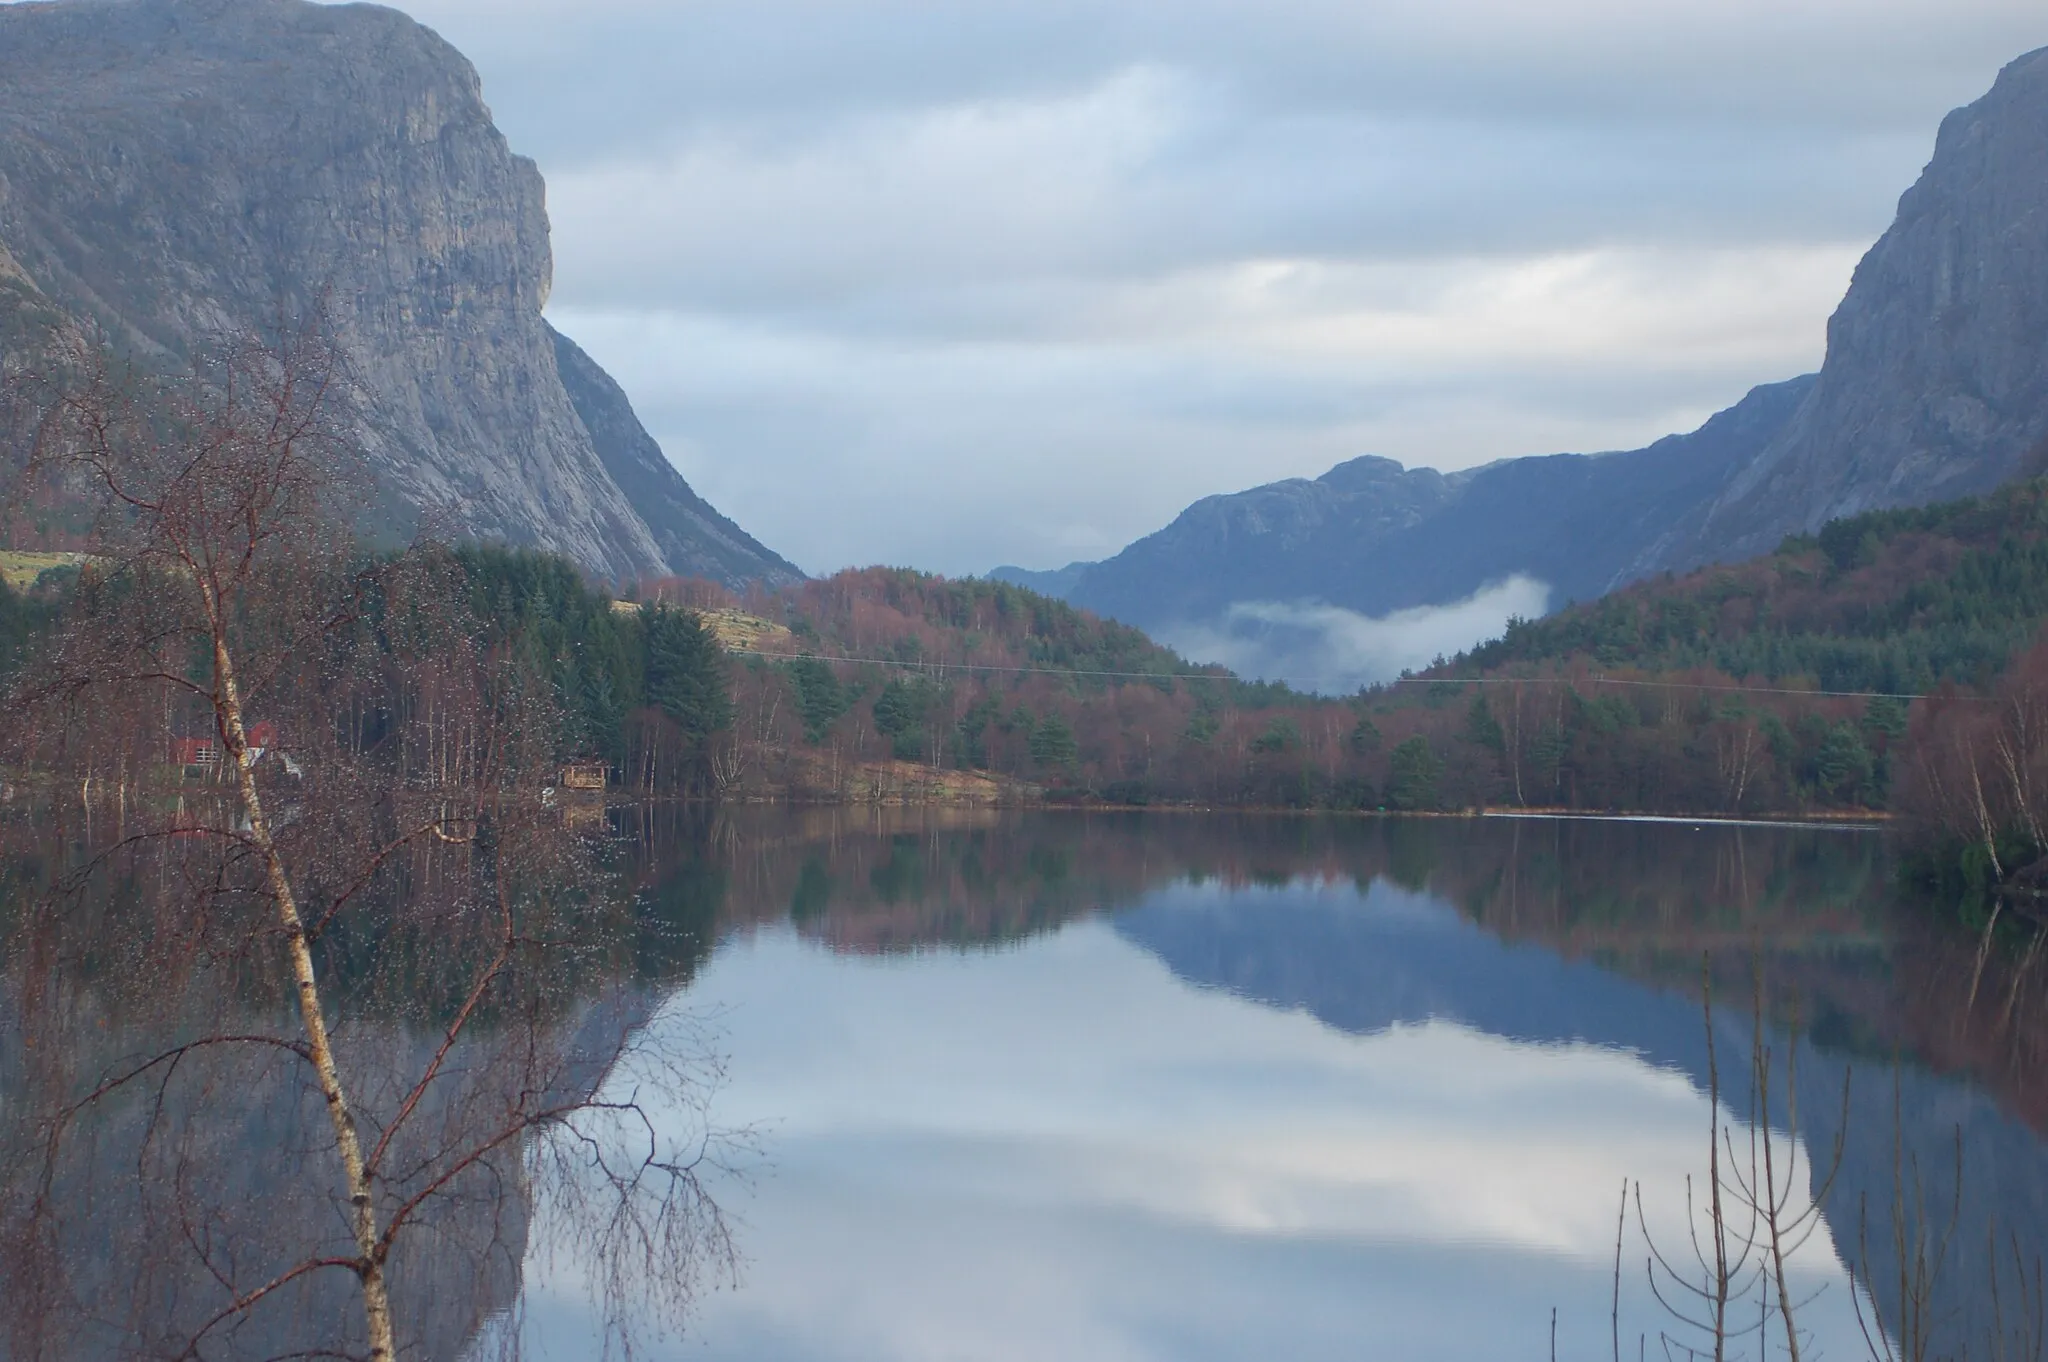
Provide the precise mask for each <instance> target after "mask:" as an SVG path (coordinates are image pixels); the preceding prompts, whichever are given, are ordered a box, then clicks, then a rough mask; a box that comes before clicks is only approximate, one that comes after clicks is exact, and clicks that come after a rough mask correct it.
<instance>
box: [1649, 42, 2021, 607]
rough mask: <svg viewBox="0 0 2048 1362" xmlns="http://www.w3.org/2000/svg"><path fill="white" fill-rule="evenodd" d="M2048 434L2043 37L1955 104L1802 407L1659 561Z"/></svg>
mask: <svg viewBox="0 0 2048 1362" xmlns="http://www.w3.org/2000/svg"><path fill="white" fill-rule="evenodd" d="M2044 439H2048V49H2043V50H2041V51H2038V52H2033V53H2030V54H2028V55H2027V56H2024V57H2021V58H2020V59H2019V60H2017V61H2015V62H2013V63H2012V64H2011V65H2009V66H2007V67H2006V68H2005V70H2004V71H2003V72H2001V73H2000V74H1999V77H1998V80H1997V83H1996V84H1995V85H1993V87H1992V89H1991V92H1990V93H1989V94H1987V95H1985V96H1984V98H1982V99H1980V100H1978V101H1977V102H1976V103H1974V104H1971V105H1969V106H1968V107H1966V108H1962V109H1958V110H1956V111H1955V112H1954V113H1952V114H1950V115H1949V116H1948V118H1947V119H1945V120H1944V121H1943V123H1942V126H1941V134H1940V137H1939V138H1938V139H1937V141H1936V143H1935V150H1934V157H1933V159H1932V160H1931V161H1930V162H1929V163H1928V166H1927V169H1926V171H1925V172H1924V173H1923V174H1922V175H1921V177H1920V180H1919V182H1918V183H1917V184H1915V185H1914V186H1913V187H1912V188H1911V189H1910V190H1908V191H1907V192H1906V194H1905V196H1904V197H1903V198H1902V199H1900V201H1899V212H1898V218H1897V220H1896V221H1895V222H1894V223H1893V224H1892V227H1891V229H1890V230H1889V231H1887V232H1886V233H1885V234H1884V236H1883V238H1881V239H1880V240H1879V241H1878V243H1877V244H1876V245H1875V246H1874V247H1872V248H1871V250H1870V252H1869V253H1868V254H1867V255H1865V256H1864V258H1863V261H1862V263H1861V264H1860V265H1859V266H1858V267H1857V270H1856V276H1855V280H1854V282H1853V283H1852V284H1851V285H1850V287H1849V293H1848V296H1847V297H1846V298H1844V299H1843V301H1842V305H1841V307H1840V309H1839V310H1837V311H1836V313H1835V315H1834V318H1833V319H1832V321H1831V322H1830V323H1829V326H1828V354H1827V362H1826V364H1825V365H1824V366H1823V367H1822V369H1821V374H1820V382H1819V383H1818V385H1817V386H1816V387H1815V389H1814V391H1813V393H1812V395H1811V396H1810V397H1809V398H1808V399H1807V401H1806V403H1805V405H1804V406H1803V407H1802V408H1801V410H1800V412H1799V414H1798V415H1797V417H1795V418H1794V420H1793V421H1792V422H1791V423H1790V424H1788V426H1787V427H1786V429H1785V430H1784V431H1783V432H1782V433H1781V434H1780V435H1779V436H1778V438H1777V439H1775V440H1773V441H1772V442H1771V443H1770V444H1769V445H1768V446H1766V447H1765V448H1764V449H1763V450H1762V451H1760V453H1759V454H1758V456H1757V458H1756V459H1755V460H1754V461H1752V462H1751V463H1750V464H1749V465H1748V466H1746V467H1745V468H1743V469H1742V470H1741V471H1740V472H1739V473H1738V474H1737V476H1736V477H1735V478H1734V479H1733V480H1732V481H1731V482H1730V484H1729V485H1728V487H1727V488H1726V489H1725V490H1724V491H1723V492H1722V493H1721V495H1720V496H1718V497H1717V498H1716V499H1715V501H1714V503H1713V505H1712V507H1711V508H1710V510H1709V512H1708V514H1707V515H1706V516H1705V517H1704V519H1703V523H1702V525H1701V527H1700V530H1699V531H1698V533H1696V534H1695V535H1692V536H1690V537H1688V538H1687V539H1686V540H1685V541H1683V542H1681V543H1677V544H1674V545H1673V546H1672V549H1671V551H1670V552H1668V553H1666V554H1664V555H1663V556H1662V557H1661V558H1660V559H1659V560H1657V561H1656V562H1655V563H1654V564H1653V565H1654V566H1658V567H1686V566H1692V565H1695V564H1698V563H1701V562H1710V561H1717V560H1729V559H1736V558H1745V557H1749V556H1752V555H1754V554H1757V553H1762V552H1764V551H1766V550H1768V549H1771V548H1774V547H1776V545H1777V543H1778V542H1779V540H1781V539H1782V538H1783V537H1784V536H1785V535H1786V534H1788V533H1791V532H1794V531H1802V530H1813V529H1818V528H1819V527H1820V526H1821V525H1822V524H1824V523H1826V522H1827V521H1828V520H1831V519H1834V518H1836V517H1838V516H1843V515H1852V514H1855V513H1856V512H1859V511H1866V510H1872V509H1875V508H1878V507H1884V506H1900V505H1914V504H1920V503H1925V502H1930V501H1940V500H1944V499H1947V498H1951V497H1956V496H1963V495H1967V494H1970V493H1975V492H1981V491H1985V490H1988V489H1989V488H1991V487H1995V486H1997V485H1998V484H1999V483H2001V482H2004V481H2006V480H2007V479H2009V478H2012V477H2014V476H2017V475H2019V474H2021V473H2030V472H2038V471H2040V466H2041V458H2042V454H2043V452H2044V450H2043V442H2044Z"/></svg>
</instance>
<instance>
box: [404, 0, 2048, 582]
mask: <svg viewBox="0 0 2048 1362" xmlns="http://www.w3.org/2000/svg"><path fill="white" fill-rule="evenodd" d="M412 9H413V11H414V12H415V13H416V14H418V15H419V16H420V17H421V18H422V19H424V20H425V21H427V22H428V23H430V24H433V25H435V26H437V27H438V28H440V29H441V30H442V31H443V32H445V33H446V34H447V36H449V37H450V38H451V39H452V40H453V41H454V42H456V43H457V45H458V46H460V47H462V48H463V49H464V50H465V51H466V52H467V53H469V54H470V55H471V56H472V57H473V58H474V59H475V60H476V62H477V64H478V66H479V69H480V71H481V73H482V76H483V80H484V88H485V93H486V97H487V98H488V99H489V100H490V101H491V104H492V106H493V108H494V110H495V111H496V113H497V115H498V117H499V120H500V122H501V124H502V125H503V126H504V127H505V128H506V130H507V132H508V135H509V136H510V137H511V139H512V142H513V144H514V145H515V147H518V148H520V149H522V150H526V151H529V152H531V153H532V154H534V155H536V156H537V157H538V158H539V160H540V163H541V167H542V170H543V171H544V173H546V174H547V176H548V177H549V183H550V211H551V214H552V217H553V220H554V224H555V230H556V238H555V239H556V252H557V287H556V292H555V295H554V297H555V309H556V315H557V317H558V319H559V321H560V322H561V324H562V325H563V327H564V329H565V330H568V331H569V332H570V333H571V334H573V335H575V336H576V337H577V339H579V340H580V341H583V342H585V343H586V344H587V345H588V347H589V348H590V349H591V351H592V352H593V353H594V354H595V355H596V356H597V357H598V358H599V359H600V361H601V362H603V363H605V364H606V365H607V366H608V367H610V368H612V369H613V370H614V372H615V373H617V374H618V375H619V376H620V377H621V378H622V379H623V380H625V384H626V387H627V389H628V391H629V393H631V394H632V396H633V397H634V399H635V401H636V403H637V404H638V405H639V407H640V408H641V409H642V411H643V413H645V414H646V415H648V416H649V418H650V425H651V426H652V427H653V429H654V431H655V433H656V435H657V436H658V437H660V438H661V439H662V440H663V441H664V443H665V445H666V446H667V447H668V449H669V451H670V453H671V455H672V456H673V457H675V458H676V460H677V462H678V463H679V465H680V466H682V467H683V469H684V471H685V472H686V474H688V475H689V476H690V477H691V478H692V479H693V480H694V481H696V482H697V483H698V484H699V485H700V488H701V490H703V491H705V492H706V494H707V495H709V496H710V497H711V498H712V500H713V501H714V502H716V503H717V504H719V505H720V507H721V508H722V509H724V510H726V511H727V512H729V513H730V514H732V515H733V516H734V517H735V518H736V519H737V520H739V522H740V523H741V524H743V525H745V526H747V527H748V528H749V529H751V530H753V531H755V532H756V533H758V534H760V535H761V536H762V537H763V538H764V539H766V540H767V541H768V542H769V543H770V544H772V545H773V546H775V547H776V548H778V549H780V550H782V551H783V552H785V553H787V554H789V555H790V556H791V557H793V558H794V559H796V560H797V561H798V562H799V563H800V564H802V565H803V566H804V567H806V568H808V569H812V570H818V571H823V570H830V569H833V568H836V567H839V566H842V565H845V564H848V563H862V562H871V561H877V560H881V561H894V562H907V563H911V564H914V565H918V566H924V567H929V568H935V569H939V570H943V571H948V572H955V573H960V572H969V571H979V570H984V569H986V568H987V567H989V566H991V565H993V564H994V563H997V562H1002V561H1013V562H1020V563H1025V564H1029V565H1041V566H1056V565H1058V564H1059V563H1062V562H1064V561H1066V560H1067V559H1068V558H1070V557H1075V556H1093V555H1098V554H1102V553H1105V552H1109V551H1113V550H1114V549H1116V548H1118V547H1121V546H1122V545H1123V544H1124V543H1126V542H1128V541H1129V540H1130V539H1131V538H1134V537H1136V536H1137V535H1139V534H1142V533H1144V532H1147V531H1149V530H1151V529H1153V528H1156V527H1157V526H1159V525H1160V524H1163V523H1165V521H1166V520H1167V519H1169V518H1171V516H1172V515H1173V514H1174V513H1175V512H1176V511H1178V510H1179V509H1180V508H1181V507H1182V506H1184V505H1186V504H1187V503H1188V502H1189V501H1192V500H1193V499H1195V498H1196V497H1198V496H1201V495H1204V494H1207V493H1211V492H1215V491H1221V490H1229V489H1233V488H1238V487H1243V486H1248V485H1251V484H1254V483H1258V482H1264V481H1268V480H1271V479H1274V478H1278V477H1285V476H1298V475H1313V474H1316V473H1319V472H1321V471H1323V470H1324V469H1325V468H1327V467H1329V466H1330V465H1332V464H1334V463H1336V462H1339V461H1340V460H1342V459H1345V458H1349V457H1353V456H1356V455H1359V454H1365V453H1374V454H1384V455H1389V456H1392V457H1395V458H1399V459H1402V460H1403V461H1404V462H1408V463H1411V464H1416V463H1424V464H1430V465H1434V466H1438V467H1445V468H1454V467H1460V466H1465V465H1469V464H1472V463H1475V462H1481V461H1485V460H1489V459H1493V458H1500V457H1506V456H1510V455H1514V454H1521V453H1542V452H1554V451H1558V450H1569V449H1579V450H1586V449H1596V448H1614V447H1627V446H1632V445H1638V444H1641V443H1645V442H1647V441H1648V440H1650V439H1653V438H1655V437H1657V436H1659V435H1662V434H1667V433H1670V432H1672V431H1674V430H1677V429H1680V428H1683V427H1685V426H1687V425H1690V424H1694V423H1696V422H1697V421H1698V420H1699V419H1701V418H1703V417H1704V416H1705V415H1707V414H1709V413H1710V412H1712V411H1714V410H1717V409H1719V408H1720V407H1722V406H1725V405H1728V404H1729V403H1731V402H1732V401H1734V400H1735V399H1736V398H1738V397H1739V396H1740V395H1741V394H1742V392H1744V391H1745V390H1746V389H1747V388H1748V387H1750V386H1751V385H1753V384H1756V383H1759V382H1767V381H1772V380H1776V379H1781V378H1787V377H1790V376H1792V375H1793V374H1794V373H1797V372H1800V371H1802V370H1805V369H1809V368H1811V367H1813V366H1814V365H1815V364H1817V363H1818V361H1819V359H1820V356H1821V347H1822V338H1823V325H1824V322H1825V319H1826V317H1827V315H1828V313H1829V312H1830V311H1831V310H1832V308H1833V306H1834V304H1835V302H1836V301H1837V299H1838V298H1839V296H1840V293H1841V290H1842V288H1843V286H1844V285H1845V283H1846V281H1847V277H1848V274H1849V269H1850V266H1851V264H1852V263H1853V259H1854V257H1855V256H1856V255H1857V254H1858V252H1860V250H1861V249H1862V248H1863V247H1864V246H1866V245H1867V244H1868V242H1869V241H1870V240H1871V239H1872V238H1873V237H1875V235H1876V234H1877V233H1878V232H1879V231H1880V230H1882V228H1883V226H1884V225H1885V223H1886V222H1887V221H1888V219H1889V217H1890V214H1891V211H1892V205H1893V204H1894V202H1895V201H1896V199H1897V196H1898V194H1899V193H1900V192H1901V191H1902V190H1904V189H1905V188H1906V186H1907V185H1908V184H1909V183H1910V181H1911V179H1912V177H1913V175H1914V174H1915V172H1916V171H1917V169H1918V167H1919V166H1920V164H1921V163H1922V162H1923V161H1924V159H1925V157H1926V155H1927V152H1928V149H1929V148H1930V147H1931V146H1932V143H1933V137H1934V131H1935V127H1936V124H1937V122H1938V121H1939V119H1940V117H1941V115H1942V114H1943V113H1944V112H1945V111H1946V110H1947V109H1948V108H1950V107H1952V106H1953V105H1955V104H1958V103H1961V102H1964V101H1966V100H1968V99H1971V98H1974V97H1975V96H1976V95H1978V94H1979V93H1981V92H1982V91H1983V90H1984V89H1985V88H1986V87H1987V86H1988V85H1989V83H1990V80H1991V78H1992V76H1993V75H1994V74H1995V72H1996V70H1997V68H1998V66H1999V65H2000V64H2001V63H2002V62H2004V61H2006V60H2008V59H2010V58H2011V57H2013V56H2015V55H2017V54H2018V53H2019V52H2021V51H2022V50H2024V49H2026V48H2028V47H2030V46H2034V45H2037V44H2039V43H2042V42H2048V19H2044V18H2043V17H2042V15H2041V12H2040V10H2039V6H2038V4H2037V3H2034V0H2024V3H2023V2H2022V0H1956V2H1955V3H1952V4H1948V5H1942V6H1934V5H1930V4H1927V3H1924V0H1791V2H1790V3H1765V2H1764V0H1670V3H1660V4H1657V5H1643V4H1639V3H1623V0H1560V3H1555V4H1545V5H1541V6H1530V5H1527V4H1523V3H1509V2H1508V0H1444V3H1441V4H1432V5H1427V6H1421V5H1413V4H1397V3H1391V2H1378V3H1375V2H1373V0H1367V2H1366V3H1360V2H1359V0H1270V3H1261V4H1253V3H1250V0H1186V3H1180V4H1175V5H1170V6H1167V5H1154V4H1142V3H1136V2H1135V0H1029V3H1027V2H1026V0H985V2H983V0H977V3H976V4H973V5H961V6H933V5H930V4H928V3H926V2H925V0H692V3H690V4H674V3H669V2H668V0H579V3H575V4H571V3H569V0H489V2H488V3H486V0H413V4H412Z"/></svg>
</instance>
